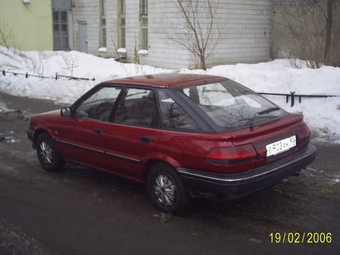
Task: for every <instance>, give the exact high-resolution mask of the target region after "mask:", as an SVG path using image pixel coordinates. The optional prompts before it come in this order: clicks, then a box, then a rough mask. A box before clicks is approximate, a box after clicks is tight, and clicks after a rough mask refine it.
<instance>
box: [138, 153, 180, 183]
mask: <svg viewBox="0 0 340 255" xmlns="http://www.w3.org/2000/svg"><path fill="white" fill-rule="evenodd" d="M158 163H162V164H166V165H168V166H170V167H171V168H173V170H174V171H175V172H176V173H177V171H176V167H175V166H178V165H180V164H179V162H178V161H176V160H174V159H173V158H171V157H169V156H166V155H158V156H157V157H152V158H150V159H148V160H147V161H145V163H144V164H143V167H142V172H143V180H144V181H146V180H147V178H148V174H149V172H150V170H151V168H152V167H153V166H154V165H156V164H158Z"/></svg>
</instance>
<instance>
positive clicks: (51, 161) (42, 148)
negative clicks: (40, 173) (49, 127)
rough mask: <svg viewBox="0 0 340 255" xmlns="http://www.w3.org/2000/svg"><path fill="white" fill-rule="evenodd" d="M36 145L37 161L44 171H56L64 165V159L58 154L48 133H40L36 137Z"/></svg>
mask: <svg viewBox="0 0 340 255" xmlns="http://www.w3.org/2000/svg"><path fill="white" fill-rule="evenodd" d="M36 147H37V155H38V159H39V162H40V164H41V166H42V167H43V168H44V169H45V170H46V171H49V172H57V171H60V170H61V169H62V168H63V167H64V165H65V160H64V159H63V158H62V157H61V156H60V154H59V152H58V150H57V147H56V146H55V144H54V142H53V140H52V138H51V137H50V136H49V134H47V133H42V134H40V135H39V136H38V139H37V143H36Z"/></svg>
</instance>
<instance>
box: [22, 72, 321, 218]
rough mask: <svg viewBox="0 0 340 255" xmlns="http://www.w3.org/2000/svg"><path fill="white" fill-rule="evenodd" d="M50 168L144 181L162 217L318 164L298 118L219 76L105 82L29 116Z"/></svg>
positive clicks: (42, 157) (41, 158)
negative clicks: (193, 200) (75, 166)
mask: <svg viewBox="0 0 340 255" xmlns="http://www.w3.org/2000/svg"><path fill="white" fill-rule="evenodd" d="M27 136H28V138H29V139H30V140H31V141H32V144H33V148H35V149H36V150H37V155H38V159H39V161H40V163H41V165H42V167H43V168H44V169H46V170H47V171H58V170H60V169H61V168H62V167H63V166H64V164H65V161H70V162H76V163H79V164H82V165H85V166H89V167H93V168H96V169H99V170H103V171H106V172H109V173H113V174H116V175H119V176H123V177H126V178H129V179H132V180H135V181H137V182H142V183H146V185H147V188H148V191H149V194H150V198H151V200H152V201H153V203H154V204H155V206H156V207H157V208H158V209H159V210H160V211H163V212H171V213H177V214H178V213H180V212H182V211H183V210H184V209H185V208H186V207H187V205H188V203H189V200H190V197H197V196H203V197H204V196H205V197H206V196H209V197H211V196H212V195H214V196H215V197H216V198H218V199H234V198H237V197H240V196H244V195H246V194H249V193H252V192H255V191H258V190H262V189H265V188H267V187H270V186H272V185H274V184H276V183H278V182H280V181H281V180H282V179H284V178H286V177H288V176H290V175H293V174H294V173H296V172H297V171H299V170H301V169H302V168H304V167H306V166H307V165H308V164H310V163H311V162H313V161H314V159H315V155H316V148H315V146H313V145H311V144H309V141H310V130H309V128H308V127H307V125H306V124H305V122H304V121H303V116H302V115H300V114H290V113H287V112H286V111H284V110H282V109H281V108H279V107H278V106H276V105H275V104H273V103H272V102H270V101H268V100H267V99H265V98H264V97H262V96H261V95H259V94H257V93H256V92H254V91H252V90H250V89H248V88H246V87H244V86H242V85H240V84H238V83H236V82H235V81H232V80H230V79H227V78H225V77H220V76H210V75H196V74H157V75H144V76H137V77H129V78H122V79H117V80H111V81H107V82H103V83H101V84H99V85H97V86H95V87H94V88H93V89H91V90H90V91H88V92H87V93H86V94H85V95H83V96H82V97H81V98H80V99H78V100H77V101H76V102H75V103H74V104H73V105H72V106H70V107H67V108H63V109H61V111H53V112H48V113H43V114H39V115H35V116H32V117H31V118H30V127H29V129H28V130H27Z"/></svg>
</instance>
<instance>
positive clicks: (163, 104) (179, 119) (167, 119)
mask: <svg viewBox="0 0 340 255" xmlns="http://www.w3.org/2000/svg"><path fill="white" fill-rule="evenodd" d="M158 98H159V104H160V110H161V115H162V125H163V127H165V128H171V129H187V130H198V126H197V124H196V122H195V121H194V120H193V119H192V118H191V117H190V116H189V114H188V113H187V112H186V111H185V110H184V109H183V108H182V107H181V106H180V105H179V104H178V103H176V101H175V100H174V99H173V98H171V97H170V96H169V95H168V94H167V93H166V92H165V91H163V90H159V91H158Z"/></svg>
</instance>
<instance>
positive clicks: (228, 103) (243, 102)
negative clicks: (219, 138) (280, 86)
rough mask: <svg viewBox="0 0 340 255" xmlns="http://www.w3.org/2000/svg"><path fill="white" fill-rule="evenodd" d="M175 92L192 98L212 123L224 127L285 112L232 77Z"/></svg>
mask: <svg viewBox="0 0 340 255" xmlns="http://www.w3.org/2000/svg"><path fill="white" fill-rule="evenodd" d="M176 92H177V93H178V94H180V95H181V96H182V97H183V96H184V97H185V98H186V99H189V100H191V101H192V102H194V103H195V104H196V105H197V106H198V107H199V108H200V109H201V110H202V111H203V112H204V113H205V114H206V115H207V116H208V117H209V118H210V119H211V120H212V121H213V122H214V123H216V124H217V125H218V126H220V127H223V128H226V129H235V128H244V127H251V126H255V125H258V124H260V123H264V122H268V121H271V120H273V119H276V118H279V117H282V116H284V115H286V114H287V113H286V112H285V111H284V110H282V109H281V108H279V107H278V106H277V105H275V104H273V103H272V102H270V101H268V100H267V99H265V98H264V97H262V96H261V95H259V94H257V93H256V92H254V91H252V90H250V89H248V88H246V87H244V86H242V85H240V84H238V83H237V82H235V81H232V80H225V81H222V82H217V83H210V84H203V85H197V86H190V87H186V88H183V87H182V88H176ZM199 111H200V110H199Z"/></svg>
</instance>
